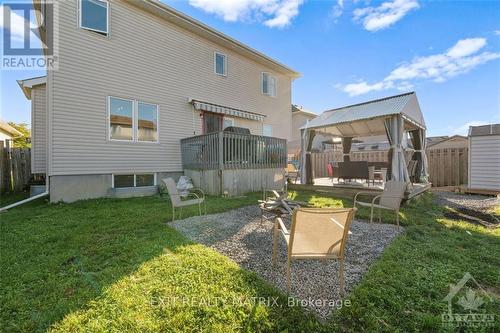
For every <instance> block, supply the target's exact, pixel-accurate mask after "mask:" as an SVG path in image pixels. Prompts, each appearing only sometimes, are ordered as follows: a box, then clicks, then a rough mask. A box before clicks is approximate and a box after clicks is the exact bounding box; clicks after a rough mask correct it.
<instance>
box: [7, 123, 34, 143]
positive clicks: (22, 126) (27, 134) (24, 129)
mask: <svg viewBox="0 0 500 333" xmlns="http://www.w3.org/2000/svg"><path fill="white" fill-rule="evenodd" d="M9 125H10V126H12V127H14V128H15V129H16V130H18V131H19V132H21V133H22V134H23V136H20V137H17V138H14V140H13V141H14V147H17V148H31V131H30V129H29V128H28V124H26V123H19V124H16V123H14V122H12V121H10V122H9Z"/></svg>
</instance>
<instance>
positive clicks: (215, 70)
mask: <svg viewBox="0 0 500 333" xmlns="http://www.w3.org/2000/svg"><path fill="white" fill-rule="evenodd" d="M217 55H221V56H223V57H224V73H223V74H220V73H217ZM214 73H215V75H219V76H223V77H227V54H225V53H222V52H220V51H214Z"/></svg>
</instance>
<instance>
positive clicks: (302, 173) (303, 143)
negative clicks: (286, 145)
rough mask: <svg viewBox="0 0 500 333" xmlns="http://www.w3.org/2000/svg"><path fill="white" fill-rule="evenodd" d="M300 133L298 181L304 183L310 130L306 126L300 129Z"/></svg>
mask: <svg viewBox="0 0 500 333" xmlns="http://www.w3.org/2000/svg"><path fill="white" fill-rule="evenodd" d="M302 131H303V132H302V135H301V139H300V148H301V150H300V151H301V154H300V183H301V184H305V183H306V174H307V170H306V154H307V147H309V146H310V141H311V131H310V130H308V129H307V128H306V129H304V130H302Z"/></svg>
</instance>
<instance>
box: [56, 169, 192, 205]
mask: <svg viewBox="0 0 500 333" xmlns="http://www.w3.org/2000/svg"><path fill="white" fill-rule="evenodd" d="M182 174H183V172H181V171H179V172H159V173H157V184H158V185H157V186H148V187H134V188H119V189H115V188H112V187H111V186H112V181H111V177H112V176H111V174H105V175H70V176H50V182H49V186H50V201H51V202H59V201H64V202H73V201H77V200H85V199H94V198H102V197H108V198H129V197H140V196H149V195H154V194H156V193H158V186H160V187H161V186H162V185H163V182H162V181H161V180H162V179H163V178H167V177H172V178H174V179H175V180H176V181H177V180H178V179H179V177H180V176H181V175H182Z"/></svg>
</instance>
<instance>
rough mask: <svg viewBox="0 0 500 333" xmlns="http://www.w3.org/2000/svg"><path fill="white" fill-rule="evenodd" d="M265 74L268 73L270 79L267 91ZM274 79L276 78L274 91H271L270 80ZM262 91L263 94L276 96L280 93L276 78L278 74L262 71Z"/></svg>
mask: <svg viewBox="0 0 500 333" xmlns="http://www.w3.org/2000/svg"><path fill="white" fill-rule="evenodd" d="M264 75H267V76H268V80H267V91H268V92H267V93H266V92H264V86H263V85H264ZM271 78H272V79H273V80H274V91H270V87H271V85H270V84H269V81H270V79H271ZM260 92H261V93H262V95H265V96H269V97H276V96H277V95H278V80H277V79H276V76H274V75H273V74H271V73H269V72H262V74H261V75H260Z"/></svg>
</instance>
